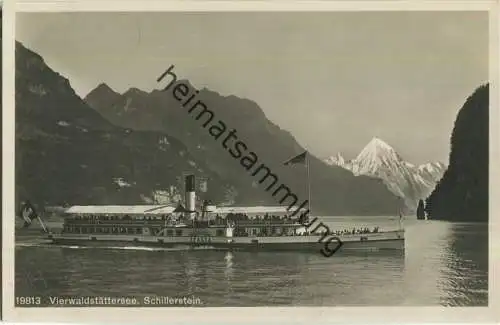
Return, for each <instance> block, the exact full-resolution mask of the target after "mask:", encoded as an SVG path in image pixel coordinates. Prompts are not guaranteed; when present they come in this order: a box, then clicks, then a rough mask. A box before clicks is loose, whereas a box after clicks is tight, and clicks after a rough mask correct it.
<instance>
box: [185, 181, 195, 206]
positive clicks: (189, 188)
mask: <svg viewBox="0 0 500 325" xmlns="http://www.w3.org/2000/svg"><path fill="white" fill-rule="evenodd" d="M185 181H186V183H185V191H186V210H188V211H189V212H188V215H189V216H192V215H193V214H194V211H195V209H196V206H195V203H196V193H195V178H194V175H187V176H186V179H185Z"/></svg>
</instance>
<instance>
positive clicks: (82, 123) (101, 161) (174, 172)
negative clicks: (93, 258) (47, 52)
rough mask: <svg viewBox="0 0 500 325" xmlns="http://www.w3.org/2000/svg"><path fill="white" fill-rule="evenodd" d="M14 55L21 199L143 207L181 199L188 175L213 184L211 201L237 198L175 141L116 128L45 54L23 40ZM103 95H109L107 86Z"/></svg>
mask: <svg viewBox="0 0 500 325" xmlns="http://www.w3.org/2000/svg"><path fill="white" fill-rule="evenodd" d="M15 54H16V75H15V78H16V80H15V82H16V93H15V96H16V131H15V141H16V153H15V154H16V171H15V173H16V195H17V199H18V200H26V199H30V200H31V201H32V202H35V203H37V204H39V205H63V204H144V203H147V202H152V201H153V200H154V197H155V196H158V194H159V193H160V194H163V201H177V200H178V199H180V198H181V195H180V194H181V193H180V192H181V189H182V182H183V181H182V179H181V178H180V177H181V176H182V173H184V172H192V173H194V174H196V175H197V176H199V177H206V178H208V179H210V183H211V188H210V190H211V191H210V197H207V198H209V199H212V200H217V201H218V202H223V203H224V202H225V203H228V204H229V203H234V201H235V200H236V199H237V195H238V194H240V193H237V192H235V189H234V188H235V186H234V184H232V183H231V182H230V181H228V180H227V178H225V177H224V175H223V174H220V173H217V172H215V171H213V170H211V169H210V167H209V166H208V165H207V164H206V163H205V162H204V161H203V160H198V159H196V158H194V157H193V156H192V155H191V154H190V153H189V151H188V150H187V148H186V147H185V145H184V144H182V143H181V142H180V141H179V140H177V139H176V138H174V137H171V136H169V135H166V134H163V133H160V132H153V131H133V130H130V129H127V128H123V127H117V126H115V125H113V124H111V123H110V122H109V121H107V120H106V119H104V118H103V117H102V116H101V115H100V114H99V113H97V112H96V111H95V110H94V109H92V108H90V107H89V106H88V105H87V104H86V103H85V102H84V101H83V100H82V99H81V98H80V97H78V96H77V94H76V93H75V92H74V90H73V89H72V88H71V86H70V83H69V81H68V80H67V79H66V78H64V77H63V76H61V75H60V74H58V73H56V72H54V71H53V70H52V69H50V68H49V67H48V66H47V65H46V64H45V62H44V60H43V58H42V57H41V56H39V55H38V54H36V53H34V52H32V51H30V50H29V49H27V48H25V47H24V46H23V45H22V44H20V43H18V42H16V53H15ZM100 91H102V93H106V94H107V95H109V94H110V91H109V89H105V88H103V87H101V88H100ZM258 194H260V193H258ZM201 195H203V193H202V194H201ZM165 196H166V197H165ZM262 196H263V195H262ZM254 198H255V199H256V200H258V196H255V197H254Z"/></svg>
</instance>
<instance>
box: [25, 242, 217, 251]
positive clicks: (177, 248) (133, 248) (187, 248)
mask: <svg viewBox="0 0 500 325" xmlns="http://www.w3.org/2000/svg"><path fill="white" fill-rule="evenodd" d="M18 247H19V248H22V247H37V248H65V249H100V250H103V249H104V250H128V251H148V252H169V251H192V250H195V251H198V250H217V248H216V247H213V246H198V247H192V246H187V245H182V246H174V247H141V246H80V245H58V244H51V243H16V248H18Z"/></svg>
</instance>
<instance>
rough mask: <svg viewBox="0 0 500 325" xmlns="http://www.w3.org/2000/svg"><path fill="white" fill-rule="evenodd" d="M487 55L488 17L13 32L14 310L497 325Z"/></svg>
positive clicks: (134, 24) (154, 18)
mask: <svg viewBox="0 0 500 325" xmlns="http://www.w3.org/2000/svg"><path fill="white" fill-rule="evenodd" d="M489 53H490V16H489V12H488V11H464V10H460V11H458V10H455V11H452V10H450V11H447V10H440V11H430V10H428V11H425V10H418V11H411V10H406V11H405V10H397V11H394V10H392V11H382V10H377V11H303V12H300V11H286V10H283V11H163V12H139V11H135V12H131V11H127V12H118V11H116V12H113V11H107V12H95V11H94V12H90V11H89V12H77V11H73V12H18V13H16V15H15V140H14V141H15V188H14V189H13V191H14V197H15V198H14V206H15V216H12V217H10V216H7V215H5V216H4V222H13V221H15V227H13V228H15V229H14V231H15V236H14V237H15V238H14V240H15V244H14V245H13V249H14V260H15V262H14V266H13V267H14V282H13V288H14V298H13V300H14V301H13V303H14V306H15V308H16V309H18V308H19V309H20V308H26V309H28V308H33V307H52V308H54V307H58V308H61V309H64V308H67V307H73V308H75V307H81V308H82V309H84V308H85V307H129V308H134V307H151V308H153V307H164V308H169V307H177V308H179V307H184V308H188V307H189V308H193V307H194V308H204V307H395V306H400V307H405V306H406V307H488V306H489V305H490V303H491V300H490V299H491V298H489V297H490V293H491V292H490V291H489V289H488V288H489V281H488V278H489V275H490V273H489V266H490V263H491V261H490V260H489V256H490V255H489V240H490V238H489V236H491V232H490V230H491V229H490V228H489V222H490V221H491V218H492V216H491V212H490V203H491V202H490V198H489V190H490V187H491V186H492V182H491V176H490V172H489V170H490V158H491V157H490V145H491V141H490V108H491V105H490V86H491V85H490V83H491V80H490V78H491V76H490V68H491V66H490V64H491V62H492V61H490V56H489ZM12 123H14V121H12ZM13 145H14V144H13ZM496 150H498V148H497V149H496ZM12 152H14V151H12ZM5 219H10V220H5Z"/></svg>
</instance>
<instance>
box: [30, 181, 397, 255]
mask: <svg viewBox="0 0 500 325" xmlns="http://www.w3.org/2000/svg"><path fill="white" fill-rule="evenodd" d="M194 182H195V180H194V176H193V175H188V176H187V177H186V184H185V188H186V192H185V196H186V200H185V201H186V206H185V207H184V206H182V205H181V204H179V205H178V206H177V207H173V206H165V205H142V206H141V205H140V206H72V207H69V208H68V209H66V210H65V211H64V223H63V225H62V229H61V231H60V232H54V231H48V235H47V236H48V237H47V238H48V239H49V240H50V241H51V242H52V243H55V244H61V245H84V246H160V247H179V246H181V247H182V246H185V247H187V248H199V247H204V248H213V249H224V250H292V251H319V250H321V249H322V248H324V247H325V240H327V237H328V236H330V237H333V236H334V237H336V240H335V242H332V244H331V245H330V247H335V246H336V245H337V244H338V242H341V245H340V246H341V247H340V249H341V250H349V249H356V250H358V249H361V250H385V249H387V250H404V229H403V228H402V226H401V223H400V228H399V229H398V230H393V231H379V230H378V228H375V229H367V228H364V229H349V230H336V229H331V230H329V232H328V233H325V231H324V229H319V228H318V227H315V225H314V224H307V223H305V222H304V221H303V220H301V222H299V220H298V218H296V217H292V216H291V212H292V211H293V208H292V209H290V210H287V207H281V206H278V207H217V206H215V205H211V204H207V203H204V204H203V205H202V207H201V209H199V211H197V210H196V207H195V197H196V194H195V190H194V189H195V186H194ZM318 220H319V219H318ZM40 221H41V220H40ZM308 226H310V227H308ZM315 228H316V229H315ZM325 238H326V239H325ZM322 239H323V240H322Z"/></svg>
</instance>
